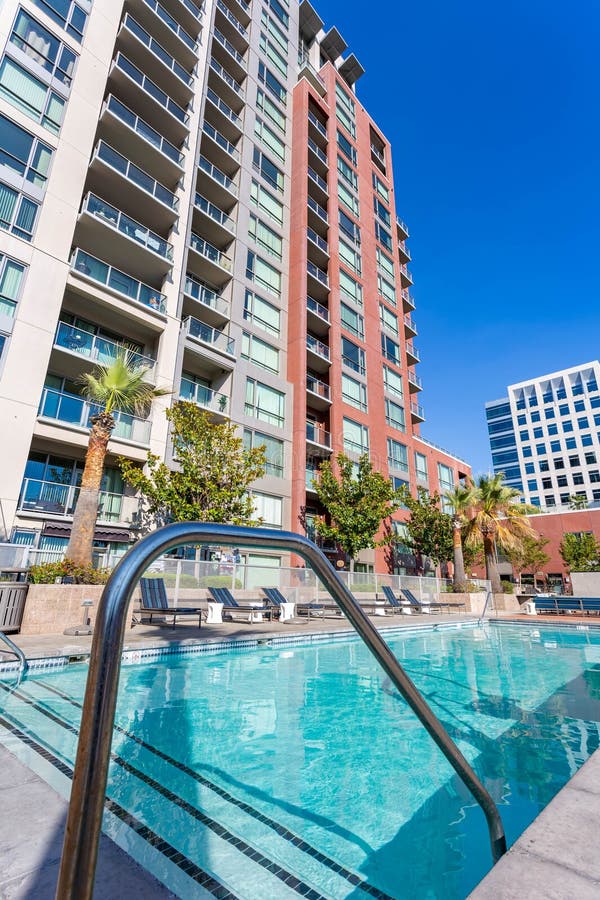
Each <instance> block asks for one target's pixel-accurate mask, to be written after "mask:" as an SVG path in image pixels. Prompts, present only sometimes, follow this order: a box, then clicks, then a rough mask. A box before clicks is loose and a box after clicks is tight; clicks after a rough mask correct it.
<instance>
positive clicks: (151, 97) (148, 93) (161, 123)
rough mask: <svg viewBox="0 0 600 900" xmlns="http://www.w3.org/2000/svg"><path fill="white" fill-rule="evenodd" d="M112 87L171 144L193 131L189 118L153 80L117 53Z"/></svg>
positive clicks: (112, 71)
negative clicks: (167, 137) (162, 133)
mask: <svg viewBox="0 0 600 900" xmlns="http://www.w3.org/2000/svg"><path fill="white" fill-rule="evenodd" d="M109 84H113V85H115V86H116V87H117V89H118V94H119V97H120V98H121V99H122V100H123V101H124V102H125V103H127V105H128V106H130V107H135V108H136V109H140V110H141V114H142V115H143V117H144V119H145V120H146V121H147V122H149V123H150V125H152V126H154V127H155V128H157V129H158V130H160V131H161V132H163V131H164V132H166V133H167V134H168V135H169V139H170V140H171V141H175V142H176V143H181V142H182V141H183V140H184V138H185V137H186V136H187V134H188V132H189V128H188V122H189V116H188V114H187V112H186V110H185V109H184V108H183V107H182V106H180V105H179V104H178V103H176V102H175V101H174V100H173V99H172V98H171V97H169V95H168V94H167V93H166V92H165V91H163V90H162V88H160V87H159V86H158V85H157V84H156V83H155V82H154V81H152V79H150V78H148V76H147V75H144V73H143V72H142V71H141V70H140V69H138V67H137V66H135V65H134V64H133V63H132V62H131V61H130V60H129V59H127V57H126V56H124V55H123V53H117V56H116V59H115V61H114V62H113V64H112V66H111V69H110V72H109Z"/></svg>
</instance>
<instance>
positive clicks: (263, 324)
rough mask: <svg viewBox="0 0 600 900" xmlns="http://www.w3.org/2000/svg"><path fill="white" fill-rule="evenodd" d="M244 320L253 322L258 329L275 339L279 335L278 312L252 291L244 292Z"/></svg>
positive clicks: (279, 316)
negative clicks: (272, 335) (273, 336)
mask: <svg viewBox="0 0 600 900" xmlns="http://www.w3.org/2000/svg"><path fill="white" fill-rule="evenodd" d="M244 319H246V321H247V322H254V324H255V325H258V327H259V328H263V329H264V330H265V331H268V332H269V334H274V335H275V336H276V337H279V335H280V333H281V313H280V311H279V310H278V309H277V307H276V306H273V304H272V303H268V302H267V301H266V300H263V298H262V297H259V296H258V294H254V293H253V292H252V291H246V297H245V299H244Z"/></svg>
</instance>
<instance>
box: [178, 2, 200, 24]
mask: <svg viewBox="0 0 600 900" xmlns="http://www.w3.org/2000/svg"><path fill="white" fill-rule="evenodd" d="M180 3H181V4H182V6H185V8H186V9H187V10H188V12H191V14H192V15H193V17H194V18H195V19H198V20H200V19H201V18H202V13H203V11H204V2H202V3H201V4H200V6H197V5H196V4H195V3H194V2H193V0H180ZM200 7H202V9H201V8H200Z"/></svg>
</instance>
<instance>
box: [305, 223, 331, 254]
mask: <svg viewBox="0 0 600 900" xmlns="http://www.w3.org/2000/svg"><path fill="white" fill-rule="evenodd" d="M306 234H307V235H308V239H309V241H312V242H313V244H316V245H317V247H319V248H320V249H321V250H322V251H323V253H326V254H327V256H329V246H328V244H327V241H326V240H325V238H322V237H321V235H320V234H317V232H316V231H315V230H314V229H313V228H310V227H308V228H307V229H306Z"/></svg>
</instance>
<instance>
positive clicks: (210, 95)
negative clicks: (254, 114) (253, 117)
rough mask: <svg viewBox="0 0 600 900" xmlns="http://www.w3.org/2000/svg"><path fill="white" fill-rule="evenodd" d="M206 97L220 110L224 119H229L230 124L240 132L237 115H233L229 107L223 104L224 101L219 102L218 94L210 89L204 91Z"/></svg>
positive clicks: (239, 121)
mask: <svg viewBox="0 0 600 900" xmlns="http://www.w3.org/2000/svg"><path fill="white" fill-rule="evenodd" d="M206 96H207V97H208V99H209V100H210V102H211V103H213V104H214V105H215V106H216V107H217V109H218V110H220V111H221V112H222V113H223V115H224V116H225V118H226V119H229V121H230V122H233V124H234V125H237V127H238V128H239V129H240V130H241V128H242V120H241V118H240V116H238V114H237V113H235V112H234V111H233V110H232V108H231V107H230V106H228V105H227V103H225V101H224V100H221V98H220V97H219V95H218V94H216V93H215V92H214V91H213V89H212V88H207V89H206Z"/></svg>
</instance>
